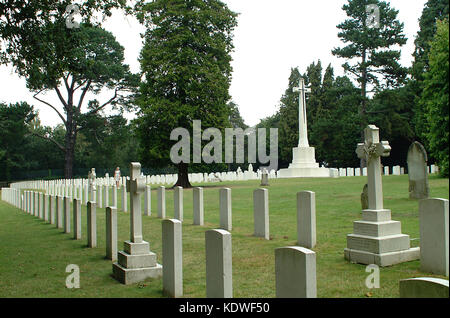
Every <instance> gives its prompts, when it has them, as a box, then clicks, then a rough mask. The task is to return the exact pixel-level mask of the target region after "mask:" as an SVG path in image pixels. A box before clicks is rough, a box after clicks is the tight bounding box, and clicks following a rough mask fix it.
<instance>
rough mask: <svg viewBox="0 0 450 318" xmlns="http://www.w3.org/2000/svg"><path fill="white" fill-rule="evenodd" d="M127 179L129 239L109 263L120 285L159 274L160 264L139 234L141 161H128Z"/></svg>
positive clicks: (141, 187) (143, 181)
mask: <svg viewBox="0 0 450 318" xmlns="http://www.w3.org/2000/svg"><path fill="white" fill-rule="evenodd" d="M130 171H131V175H130V180H127V184H126V190H127V192H130V212H131V213H130V240H129V241H125V242H124V250H123V251H121V252H119V253H118V255H117V258H118V262H117V263H114V264H113V274H114V277H115V278H116V279H117V280H118V281H119V282H121V283H122V284H126V285H128V284H133V283H136V282H140V281H143V280H145V279H146V278H148V277H152V278H156V277H159V276H161V275H162V266H161V265H160V264H157V263H156V254H155V253H152V252H150V245H149V243H148V242H146V241H144V240H143V237H142V213H141V195H142V193H143V192H144V191H145V187H146V183H145V178H142V177H141V164H140V163H138V162H132V163H131V166H130Z"/></svg>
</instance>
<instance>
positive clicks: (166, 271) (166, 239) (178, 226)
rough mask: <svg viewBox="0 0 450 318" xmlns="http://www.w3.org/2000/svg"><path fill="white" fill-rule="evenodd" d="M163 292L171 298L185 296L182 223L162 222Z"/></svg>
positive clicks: (175, 221)
mask: <svg viewBox="0 0 450 318" xmlns="http://www.w3.org/2000/svg"><path fill="white" fill-rule="evenodd" d="M162 258H163V292H164V293H165V294H166V295H168V296H170V297H181V296H183V250H182V223H181V221H180V220H176V219H172V220H169V219H166V220H163V221H162Z"/></svg>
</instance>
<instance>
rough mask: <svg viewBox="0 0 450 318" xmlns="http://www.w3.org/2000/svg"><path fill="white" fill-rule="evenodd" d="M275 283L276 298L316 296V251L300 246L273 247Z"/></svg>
mask: <svg viewBox="0 0 450 318" xmlns="http://www.w3.org/2000/svg"><path fill="white" fill-rule="evenodd" d="M275 285H276V297H278V298H316V297H317V282H316V253H314V252H313V251H311V250H309V249H307V248H304V247H300V246H288V247H281V248H277V249H275Z"/></svg>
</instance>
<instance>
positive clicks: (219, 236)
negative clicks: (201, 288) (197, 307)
mask: <svg viewBox="0 0 450 318" xmlns="http://www.w3.org/2000/svg"><path fill="white" fill-rule="evenodd" d="M205 245H206V249H205V252H206V253H205V254H206V297H207V298H232V297H233V275H232V256H231V234H230V233H229V232H227V231H225V230H222V229H219V230H208V231H206V232H205Z"/></svg>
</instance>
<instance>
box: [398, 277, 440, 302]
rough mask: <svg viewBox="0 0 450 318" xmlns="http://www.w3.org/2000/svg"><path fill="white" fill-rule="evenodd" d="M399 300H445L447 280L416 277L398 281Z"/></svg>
mask: <svg viewBox="0 0 450 318" xmlns="http://www.w3.org/2000/svg"><path fill="white" fill-rule="evenodd" d="M399 285H400V298H447V299H448V296H449V294H448V280H445V279H441V278H434V277H417V278H410V279H402V280H401V281H400V284H399Z"/></svg>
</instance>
